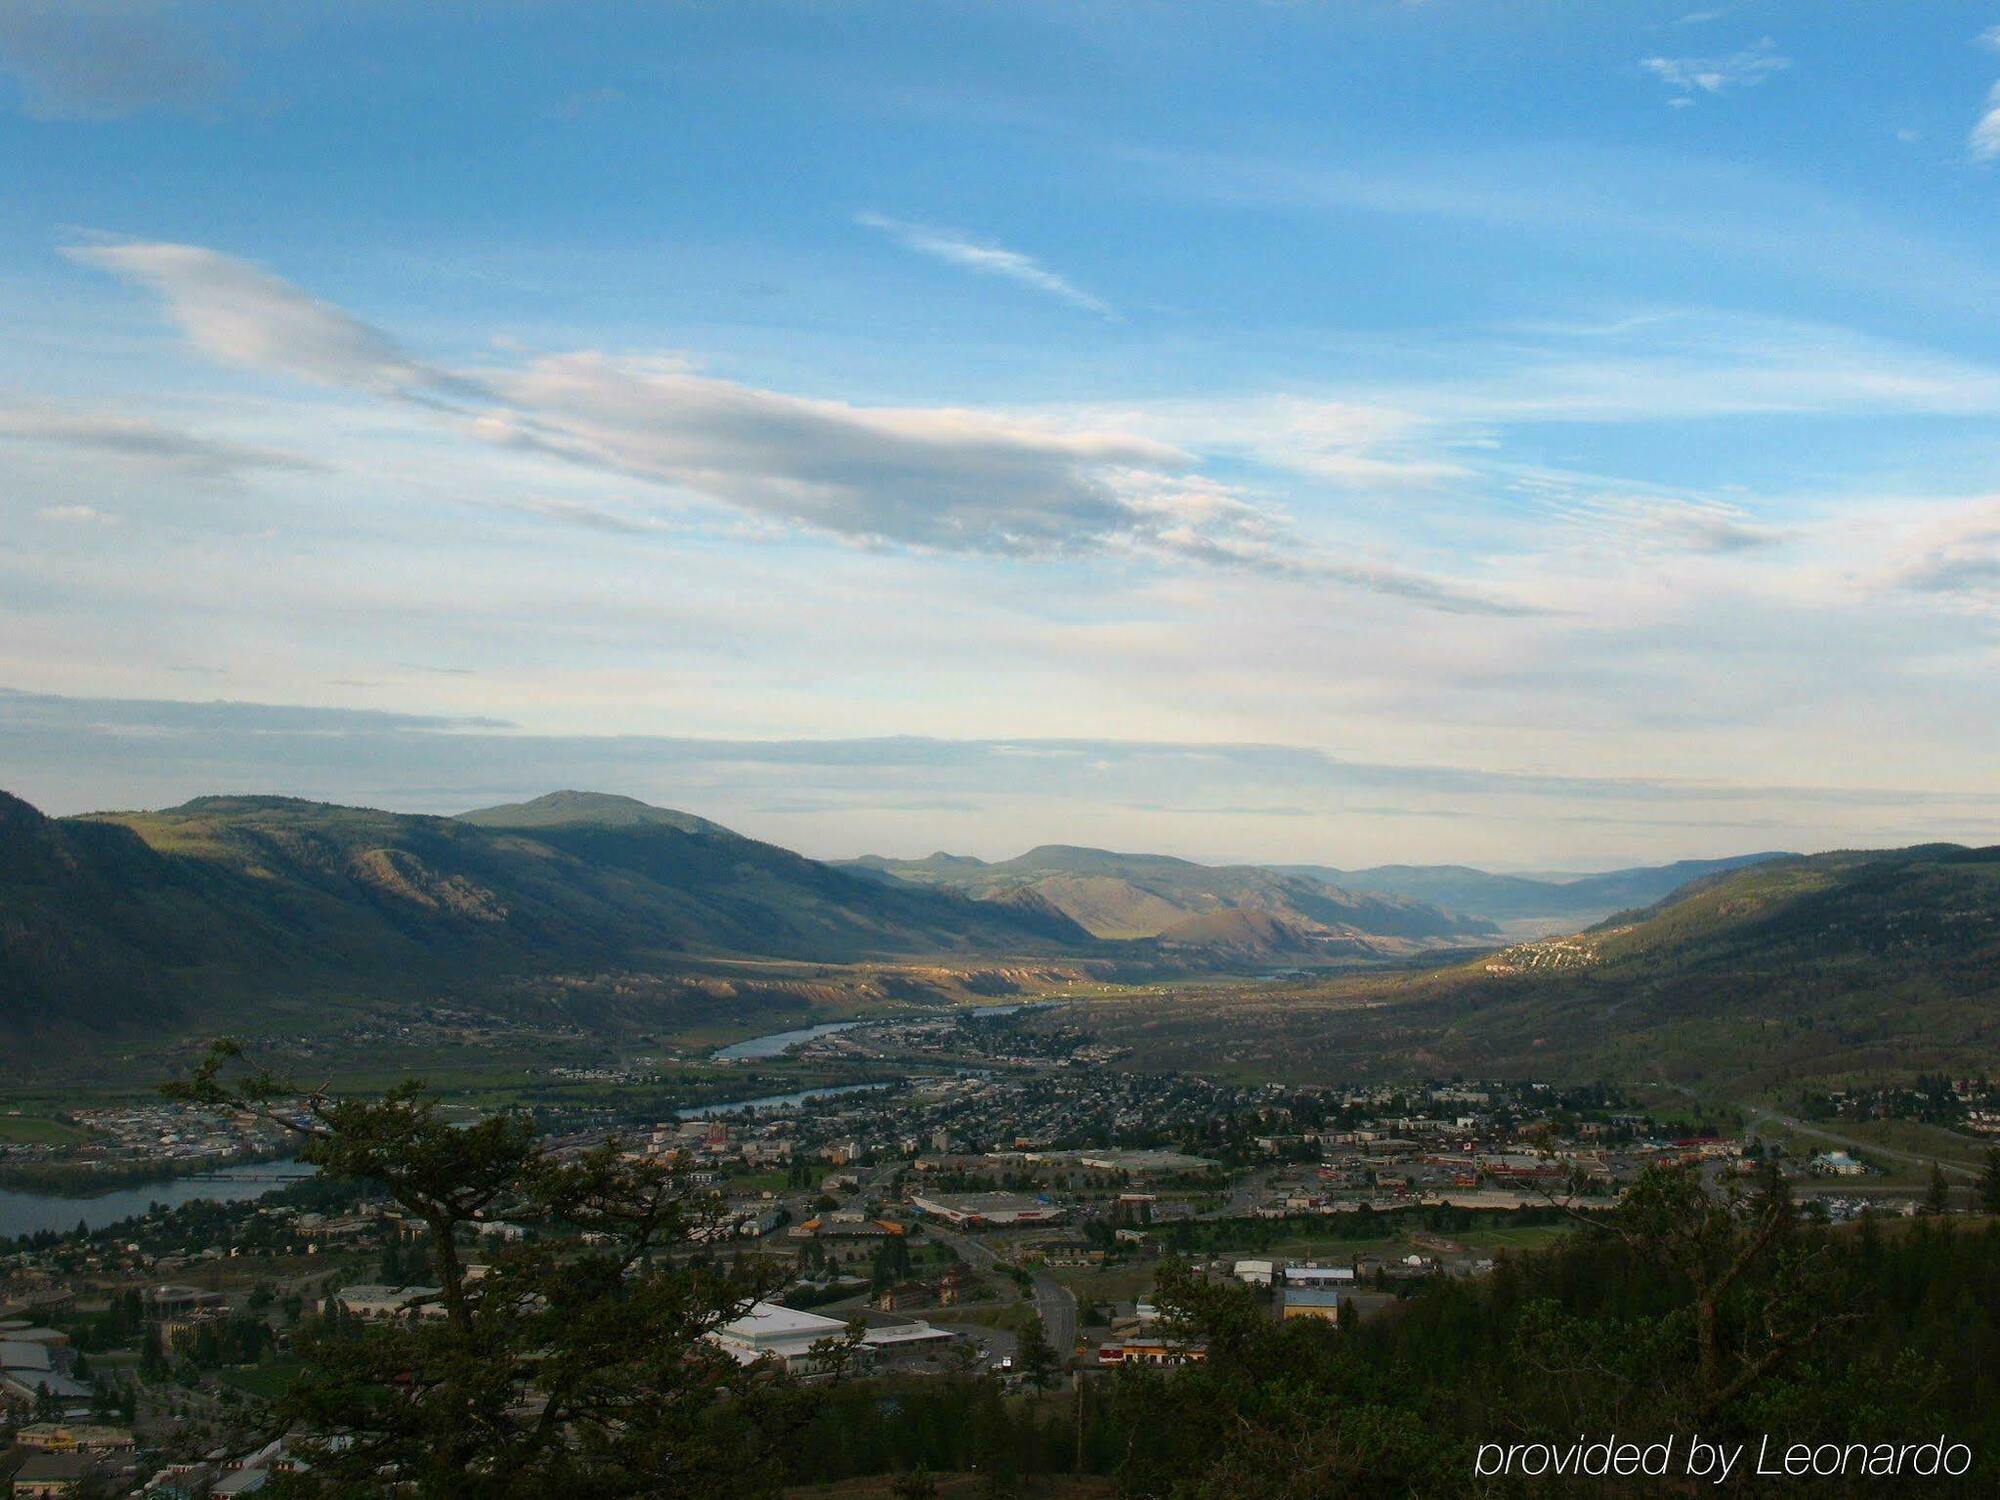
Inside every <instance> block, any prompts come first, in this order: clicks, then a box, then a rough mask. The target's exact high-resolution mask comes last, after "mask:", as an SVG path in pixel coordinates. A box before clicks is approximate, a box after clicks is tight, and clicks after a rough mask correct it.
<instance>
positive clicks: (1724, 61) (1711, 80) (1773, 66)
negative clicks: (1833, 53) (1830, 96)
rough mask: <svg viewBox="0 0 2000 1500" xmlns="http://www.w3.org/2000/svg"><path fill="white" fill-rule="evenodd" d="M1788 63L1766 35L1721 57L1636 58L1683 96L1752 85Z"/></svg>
mask: <svg viewBox="0 0 2000 1500" xmlns="http://www.w3.org/2000/svg"><path fill="white" fill-rule="evenodd" d="M1791 65H1792V60H1791V59H1790V58H1789V57H1784V56H1781V55H1780V54H1779V52H1778V51H1777V49H1776V46H1775V44H1774V43H1773V42H1772V41H1771V39H1770V38H1769V37H1764V38H1763V39H1762V40H1760V41H1756V42H1753V43H1751V44H1750V45H1749V46H1748V47H1745V48H1743V49H1742V50H1741V51H1738V52H1731V53H1729V54H1728V55H1727V56H1724V57H1642V58H1640V59H1639V66H1640V67H1641V68H1643V69H1645V70H1646V71H1647V72H1648V73H1651V74H1652V75H1653V76H1654V77H1655V78H1657V79H1659V80H1660V82H1662V83H1664V84H1665V85H1666V86H1667V87H1668V88H1670V89H1673V90H1675V91H1676V94H1677V96H1678V97H1680V98H1683V99H1691V98H1693V97H1694V96H1696V95H1698V94H1721V93H1725V92H1727V91H1728V90H1730V89H1742V88H1753V87H1755V86H1756V85H1757V84H1760V83H1762V82H1764V80H1765V79H1767V78H1769V77H1770V76H1771V75H1772V74H1774V73H1782V72H1783V71H1784V70H1785V69H1787V68H1789V67H1790V66H1791Z"/></svg>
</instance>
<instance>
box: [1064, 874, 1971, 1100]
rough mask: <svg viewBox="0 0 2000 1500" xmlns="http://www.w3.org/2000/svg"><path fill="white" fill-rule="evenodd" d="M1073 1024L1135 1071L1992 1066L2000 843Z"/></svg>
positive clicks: (1555, 1072)
mask: <svg viewBox="0 0 2000 1500" xmlns="http://www.w3.org/2000/svg"><path fill="white" fill-rule="evenodd" d="M1092 1016H1093V1025H1094V1026H1095V1027H1096V1028H1097V1029H1099V1030H1100V1031H1102V1032H1103V1033H1104V1034H1106V1035H1107V1037H1109V1038H1110V1039H1113V1040H1117V1041H1120V1042H1124V1043H1127V1044H1130V1045H1135V1046H1137V1047H1138V1049H1139V1051H1140V1053H1141V1055H1142V1056H1143V1057H1147V1058H1148V1059H1149V1060H1150V1061H1153V1062H1155V1063H1160V1064H1172V1065H1176V1066H1187V1067H1204V1066H1212V1065H1214V1059H1215V1057H1216V1056H1217V1055H1218V1049H1220V1050H1221V1051H1223V1052H1226V1053H1227V1056H1228V1058H1229V1060H1230V1063H1231V1065H1232V1066H1235V1067H1238V1068H1244V1069H1248V1070H1250V1071H1253V1072H1268V1073H1269V1074H1270V1076H1276V1077H1341V1078H1345V1077H1353V1076H1356V1075H1357V1074H1358V1073H1363V1072H1367V1073H1373V1074H1375V1075H1377V1076H1400V1077H1408V1076H1412V1075H1413V1074H1414V1075H1417V1076H1448V1075H1449V1074H1451V1073H1454V1072H1464V1073H1466V1074H1469V1075H1472V1076H1482V1077H1490V1076H1517V1077H1518V1076H1530V1077H1543V1078H1546V1077H1586V1078H1589V1077H1598V1078H1614V1079H1625V1080H1640V1079H1648V1078H1654V1079H1660V1080H1663V1081H1668V1082H1673V1083H1676V1084H1682V1085H1693V1084H1698V1083H1706V1084H1712V1085H1718V1086H1726V1087H1728V1088H1730V1089H1744V1090H1764V1089H1770V1088H1775V1087H1784V1086H1789V1085H1791V1084H1794V1083H1797V1082H1799V1081H1801V1080H1805V1079H1821V1080H1829V1079H1866V1078H1871V1077H1874V1078H1879V1077H1897V1076H1909V1075H1910V1074H1913V1073H1915V1072H1917V1071H1919V1070H1922V1069H1926V1068H1958V1069H1964V1070H1968V1071H1990V1070H1991V1068H1992V1066H1993V1059H1994V1057H1995V1056H1996V1053H2000V847H1994V848H1984V849H1970V848H1964V847H1961V846H1959V845H1955V844H1929V845H1919V846H1916V847H1912V848H1907V849H1894V850H1871V851H1846V852H1835V853H1829V854H1820V855H1812V856H1788V857H1784V858H1779V859H1772V860H1766V861H1762V862H1759V863H1757V864H1754V865H1751V866H1749V867H1746V868H1738V869H1734V870H1723V871H1720V872H1717V873H1715V874H1712V875H1708V876H1705V877H1702V878H1700V879H1698V880H1696V881H1695V882H1693V883H1692V884H1690V885H1687V886H1684V887H1682V888H1681V889H1680V890H1678V891H1676V892H1674V893H1673V894H1671V895H1670V896H1668V897H1667V898H1665V899H1664V900H1662V901H1660V902H1658V903H1656V904H1654V905H1653V906H1651V907H1648V908H1646V909H1644V910H1640V911H1635V912H1627V913H1622V914H1620V915H1618V916H1616V917H1614V918H1612V919H1610V920H1609V921H1607V922H1604V923H1601V924H1599V925H1597V926H1595V927H1592V928H1589V929H1587V930H1585V931H1583V932H1579V933H1573V934H1570V935H1567V936H1561V937H1551V938H1544V939H1541V940H1538V941H1535V942H1530V943H1523V944H1518V945H1516V946H1513V947H1509V948H1505V949H1500V950H1497V951H1493V952H1489V953H1485V954H1482V955H1480V956H1478V957H1476V958H1473V959H1470V960H1466V961H1462V962H1459V963H1455V964H1450V965H1445V966H1440V967H1436V968H1431V969H1426V970H1423V971H1416V972H1411V971H1405V972H1401V973H1394V974H1384V973H1375V974H1366V975H1356V976H1352V977H1346V978H1339V979H1333V980H1325V981H1316V982H1310V983H1302V984H1298V985H1288V986H1283V987H1267V988H1266V989H1264V990H1262V991H1250V990H1245V989H1239V990H1237V991H1235V992H1230V993H1224V992H1222V991H1220V990H1217V991H1214V992H1211V993H1209V994H1208V995H1206V996H1205V997H1197V998H1195V999H1192V1000H1190V1001H1189V1003H1187V1004H1186V1005H1184V1006H1182V1007H1179V1008H1178V1010H1170V1009H1169V1008H1165V1007H1160V1006H1157V1005H1146V1004H1135V1003H1130V1002H1119V1003H1117V1004H1115V1005H1112V1006H1101V1007H1095V1008H1093V1013H1092Z"/></svg>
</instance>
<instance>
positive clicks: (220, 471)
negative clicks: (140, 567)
mask: <svg viewBox="0 0 2000 1500" xmlns="http://www.w3.org/2000/svg"><path fill="white" fill-rule="evenodd" d="M0 442H4V443H15V444H20V445H23V446H27V447H34V448H43V449H50V450H55V451H58V452H64V453H70V454H86V455H89V456H92V457H97V458H105V459H110V460H113V461H115V462H118V463H121V464H125V465H131V466H137V467H142V468H146V469H152V470H158V471H163V472H167V473H172V474H177V475H180V476H182V477H185V478H191V479H197V480H202V481H206V482H208V483H211V484H231V483H234V482H236V481H237V480H239V479H241V478H243V477H244V476H245V475H247V474H250V473H254V472H257V471H260V470H293V471H299V472H304V471H311V470H316V469H318V468H320V465H319V464H318V463H316V462H314V461H313V460H311V459H308V458H305V457H302V456H300V455H298V454H293V453H286V452H281V451H279V450H277V449H273V448H260V447H254V446H250V445H247V444H243V443H232V442H226V441H223V440H221V439H217V438H210V437H204V436H201V435H200V434H197V433H191V432H184V431H181V430H179V429H176V428H171V427H164V426H161V425H160V424H158V423H156V422H149V421H144V420H141V419H139V418H135V417H129V416H125V415H123V414H122V413H117V412H103V411H90V410H83V411H79V410H75V409H71V408H67V407H59V406H50V405H45V404H39V403H21V404H15V405H9V404H7V403H5V402H4V401H0Z"/></svg>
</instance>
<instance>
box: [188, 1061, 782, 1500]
mask: <svg viewBox="0 0 2000 1500" xmlns="http://www.w3.org/2000/svg"><path fill="white" fill-rule="evenodd" d="M238 1055H239V1054H238V1051H237V1049H235V1048H234V1047H231V1046H229V1045H226V1044H224V1045H219V1046H218V1047H217V1049H216V1050H215V1052H214V1053H213V1054H212V1055H211V1056H210V1058H209V1060H208V1061H207V1062H206V1063H205V1064H204V1065H203V1066H202V1068H201V1069H200V1070H199V1071H198V1072H197V1073H196V1074H195V1076H194V1077H193V1078H192V1079H191V1080H190V1081H188V1082H186V1083H183V1084H178V1085H172V1086H170V1087H169V1090H168V1092H169V1093H170V1094H171V1095H172V1096H173V1097H177V1098H180V1099H183V1100H186V1101H188V1102H191V1103H197V1104H201V1105H204V1106H207V1107H229V1108H244V1109H253V1110H259V1111H264V1112H267V1113H271V1117H272V1118H278V1119H281V1120H283V1122H284V1123H286V1124H287V1125H288V1126H289V1127H290V1128H292V1129H294V1130H296V1131H297V1132H298V1133H299V1135H300V1137H301V1140H302V1144H301V1147H300V1153H299V1154H300V1156H301V1158H302V1159H304V1160H306V1161H310V1162H312V1163H314V1164H315V1165H317V1166H319V1167H320V1168H321V1170H322V1172H323V1173H324V1174H326V1175H329V1176H331V1177H333V1178H336V1179H342V1180H347V1181H360V1182H368V1183H373V1184H375V1185H377V1186H378V1187H379V1188H380V1189H381V1191H382V1192H383V1193H384V1194H385V1195H386V1196H387V1198H388V1199H389V1200H390V1201H392V1202H394V1203H395V1204H397V1205H398V1206H400V1207H401V1208H402V1209H403V1210H404V1211H405V1212H406V1213H408V1214H409V1215H410V1216H412V1217H413V1218H415V1219H417V1220H418V1221H420V1222H421V1223H423V1224H424V1226H425V1227H426V1229H427V1231H428V1244H429V1246H430V1252H431V1266H430V1268H429V1269H430V1274H431V1276H432V1277H433V1278H434V1281H435V1290H434V1291H429V1292H424V1293H420V1294H419V1295H418V1296H417V1297H416V1299H415V1301H414V1302H413V1304H412V1306H411V1310H410V1311H411V1315H410V1317H409V1318H408V1319H407V1320H398V1321H396V1322H393V1323H390V1324H387V1325H376V1326H367V1327H362V1326H357V1325H356V1323H355V1322H354V1321H353V1320H351V1319H348V1318H344V1317H341V1316H339V1315H338V1314H337V1313H336V1314H335V1315H334V1316H332V1317H330V1318H328V1319H326V1320H324V1321H323V1322H322V1323H321V1324H320V1326H319V1327H318V1328H317V1329H315V1330H313V1331H310V1332H307V1333H302V1334H301V1336H300V1338H299V1340H298V1352H299V1354H300V1355H301V1356H302V1358H303V1359H304V1361H305V1368H304V1369H303V1371H302V1373H301V1375H300V1378H299V1379H298V1380H297V1381H296V1382H295V1383H294V1384H293V1386H292V1387H291V1389H290V1390H289V1391H288V1392H287V1393H286V1394H285V1396H284V1397H283V1399H282V1401H281V1402H280V1412H281V1415H282V1417H283V1419H284V1420H286V1421H288V1422H296V1423H299V1424H302V1426H303V1428H304V1429H305V1430H306V1431H309V1432H311V1433H313V1434H316V1435H317V1436H316V1440H315V1442H314V1443H313V1445H312V1448H313V1453H314V1460H313V1461H314V1467H315V1476H316V1478H315V1482H316V1483H317V1482H327V1483H330V1484H331V1485H332V1486H333V1490H334V1492H335V1493H336V1494H341V1495H353V1496H372V1495H376V1494H387V1493H390V1492H391V1491H392V1490H394V1491H395V1492H398V1493H406V1494H415V1495H437V1496H452V1497H455V1500H511V1497H517V1496H519V1497H527V1496H541V1495H550V1494H562V1495H566V1496H570V1495H573V1496H578V1497H622V1496H651V1495H670V1494H704V1495H707V1494H713V1495H726V1494H729V1493H734V1492H737V1491H739V1490H746V1489H754V1488H756V1487H757V1485H758V1482H759V1475H760V1472H761V1466H760V1464H759V1463H758V1462H757V1461H756V1459H755V1458H754V1457H746V1456H745V1455H744V1454H742V1453H740V1452H736V1451H731V1450H726V1449H724V1448H723V1447H720V1446H718V1444H717V1442H716V1441H715V1439H716V1435H717V1430H716V1429H715V1428H714V1426H713V1425H712V1423H711V1422H710V1421H709V1415H710V1413H711V1411H712V1410H713V1408H714V1406H715V1404H716V1402H717V1401H718V1400H723V1399H727V1398H729V1397H731V1396H733V1395H736V1394H739V1393H741V1392H743V1391H745V1390H746V1389H747V1388H748V1385H749V1383H750V1380H751V1377H750V1376H748V1375H746V1373H745V1372H744V1371H743V1370H742V1369H740V1368H739V1367H738V1366H737V1364H736V1362H735V1361H734V1360H732V1359H731V1358H729V1357H728V1356H727V1355H726V1354H725V1353H723V1352H722V1351H721V1350H719V1349H718V1348H716V1347H715V1346H714V1345H712V1344H711V1343H710V1342H708V1341H707V1340H706V1339H705V1338H704V1335H705V1334H707V1333H708V1332H710V1331H711V1330H712V1329H714V1328H716V1327H717V1326H719V1325H720V1324H721V1323H723V1322H725V1321H727V1320H728V1319H729V1318H731V1317H734V1316H737V1315H738V1314H740V1313H741V1312H742V1311H743V1310H744V1309H745V1308H746V1307H747V1306H748V1304H749V1303H750V1301H751V1300H753V1298H754V1297H755V1295H756V1294H757V1292H758V1290H759V1288H758V1287H757V1286H755V1285H753V1284H752V1283H750V1282H749V1281H747V1280H746V1279H744V1278H743V1277H741V1276H739V1275H735V1274H732V1273H731V1272H729V1271H727V1270H724V1269H720V1268H716V1267H714V1266H712V1265H696V1264H694V1263H691V1262H690V1263H686V1264H683V1263H681V1262H678V1261H675V1260H673V1259H671V1258H669V1257H668V1256H667V1254H666V1252H669V1251H671V1250H673V1249H674V1248H676V1247H677V1246H681V1245H683V1244H685V1243H686V1241H687V1237H688V1235H689V1232H690V1231H691V1230H693V1229H694V1228H696V1227H697V1225H698V1224H699V1223H700V1222H701V1219H702V1216H703V1205H702V1203H701V1201H700V1200H698V1199H697V1198H695V1197H694V1196H692V1195H691V1193H690V1192H689V1191H688V1190H686V1189H685V1188H683V1187H682V1186H681V1185H680V1184H678V1183H677V1182H676V1181H675V1180H674V1179H673V1177H672V1176H671V1175H670V1174H669V1173H668V1172H667V1171H666V1170H665V1169H663V1168H661V1167H659V1166H657V1165H655V1164H652V1163H648V1162H644V1161H632V1160H627V1159H626V1158H625V1157H624V1155H623V1154H622V1152H621V1151H620V1149H619V1147H618V1145H617V1143H616V1142H610V1143H607V1144H605V1145H604V1146H602V1147H600V1148H597V1149H595V1150H592V1151H588V1152H585V1153H582V1154H580V1155H574V1156H569V1157H566V1158H557V1157H555V1156H553V1155H552V1154H551V1153H550V1152H549V1151H548V1150H547V1148H545V1147H544V1146H543V1145H542V1144H541V1142H540V1140H539V1138H538V1137H537V1134H536V1132H535V1131H534V1129H533V1127H532V1126H531V1125H530V1124H529V1123H528V1122H527V1121H526V1120H525V1119H523V1118H522V1117H520V1116H518V1115H513V1114H500V1115H495V1116H492V1117H490V1118H487V1119H485V1120H482V1121H480V1122H478V1123H476V1124H474V1125H472V1126H470V1127H469V1128H465V1129H457V1128H453V1126H452V1125H451V1124H449V1123H448V1122H447V1121H446V1120H445V1119H444V1118H443V1117H442V1116H441V1115H440V1114H439V1111H438V1108H437V1104H436V1101H435V1100H434V1099H433V1098H431V1097H430V1096H429V1095H427V1094H426V1093H425V1092H424V1091H423V1089H422V1088H421V1086H420V1085H417V1084H414V1083H411V1084H406V1085H404V1086H402V1087H400V1088H397V1089H394V1090H392V1091H391V1092H390V1093H389V1094H388V1095H387V1096H386V1097H384V1098H382V1099H380V1100H379V1101H370V1100H356V1099H334V1098H329V1097H326V1096H324V1095H311V1096H308V1098H307V1102H306V1104H305V1106H304V1109H303V1111H302V1112H301V1113H300V1114H298V1115H293V1114H291V1113H290V1112H289V1111H288V1112H286V1113H285V1114H283V1115H279V1114H276V1113H275V1112H273V1111H274V1106H275V1105H276V1103H277V1101H279V1100H281V1099H289V1098H293V1097H296V1094H297V1091H296V1089H295V1088H294V1087H293V1086H292V1085H289V1084H286V1083H283V1082H280V1081H279V1080H277V1079H274V1078H272V1077H270V1076H268V1075H266V1074H261V1073H258V1074H248V1075H238V1076H234V1077H225V1070H226V1069H227V1068H228V1067H229V1065H230V1064H231V1063H232V1062H234V1061H235V1060H236V1059H237V1057H238ZM502 1211H504V1212H505V1213H506V1214H507V1216H508V1218H509V1221H510V1222H513V1223H517V1224H521V1225H523V1226H527V1227H530V1228H531V1229H533V1230H534V1231H535V1233H534V1236H533V1237H532V1238H530V1239H528V1240H526V1241H523V1242H519V1243H513V1244H509V1245H507V1246H506V1247H505V1248H504V1249H502V1250H500V1251H499V1252H497V1253H496V1254H494V1255H493V1257H492V1259H491V1261H490V1263H489V1264H488V1265H487V1266H485V1267H484V1268H483V1274H475V1272H474V1269H473V1268H472V1267H471V1266H469V1265H468V1264H467V1262H466V1260H465V1257H464V1255H463V1252H462V1247H461V1236H462V1235H464V1234H466V1233H467V1232H469V1230H470V1229H471V1226H473V1225H474V1224H475V1223H476V1222H478V1221H479V1220H480V1219H481V1218H483V1217H487V1216H497V1215H498V1214H499V1213H500V1212H502ZM585 1233H587V1234H588V1235H589V1236H590V1243H585V1242H584V1241H583V1240H582V1239H581V1238H580V1236H581V1235H583V1234H585ZM336 1305H337V1304H336Z"/></svg>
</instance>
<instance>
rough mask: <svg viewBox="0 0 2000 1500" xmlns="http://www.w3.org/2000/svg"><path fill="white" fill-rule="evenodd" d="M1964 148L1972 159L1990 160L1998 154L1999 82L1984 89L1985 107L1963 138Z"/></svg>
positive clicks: (1999, 131) (1999, 144) (1999, 121)
mask: <svg viewBox="0 0 2000 1500" xmlns="http://www.w3.org/2000/svg"><path fill="white" fill-rule="evenodd" d="M1965 148H1966V150H1967V151H1969V152H1970V153H1971V154H1972V159H1973V160H1974V161H1991V160H1993V158H1994V157H1996V156H2000V83H1996V84H1994V85H1993V87H1992V88H1990V89H1988V90H1987V91H1986V108H1985V110H1984V111H1982V112H1981V114H1980V116H1979V118H1978V119H1977V120H1976V121H1974V122H1973V126H1972V130H1971V133H1970V134H1968V135H1967V136H1966V138H1965Z"/></svg>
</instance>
